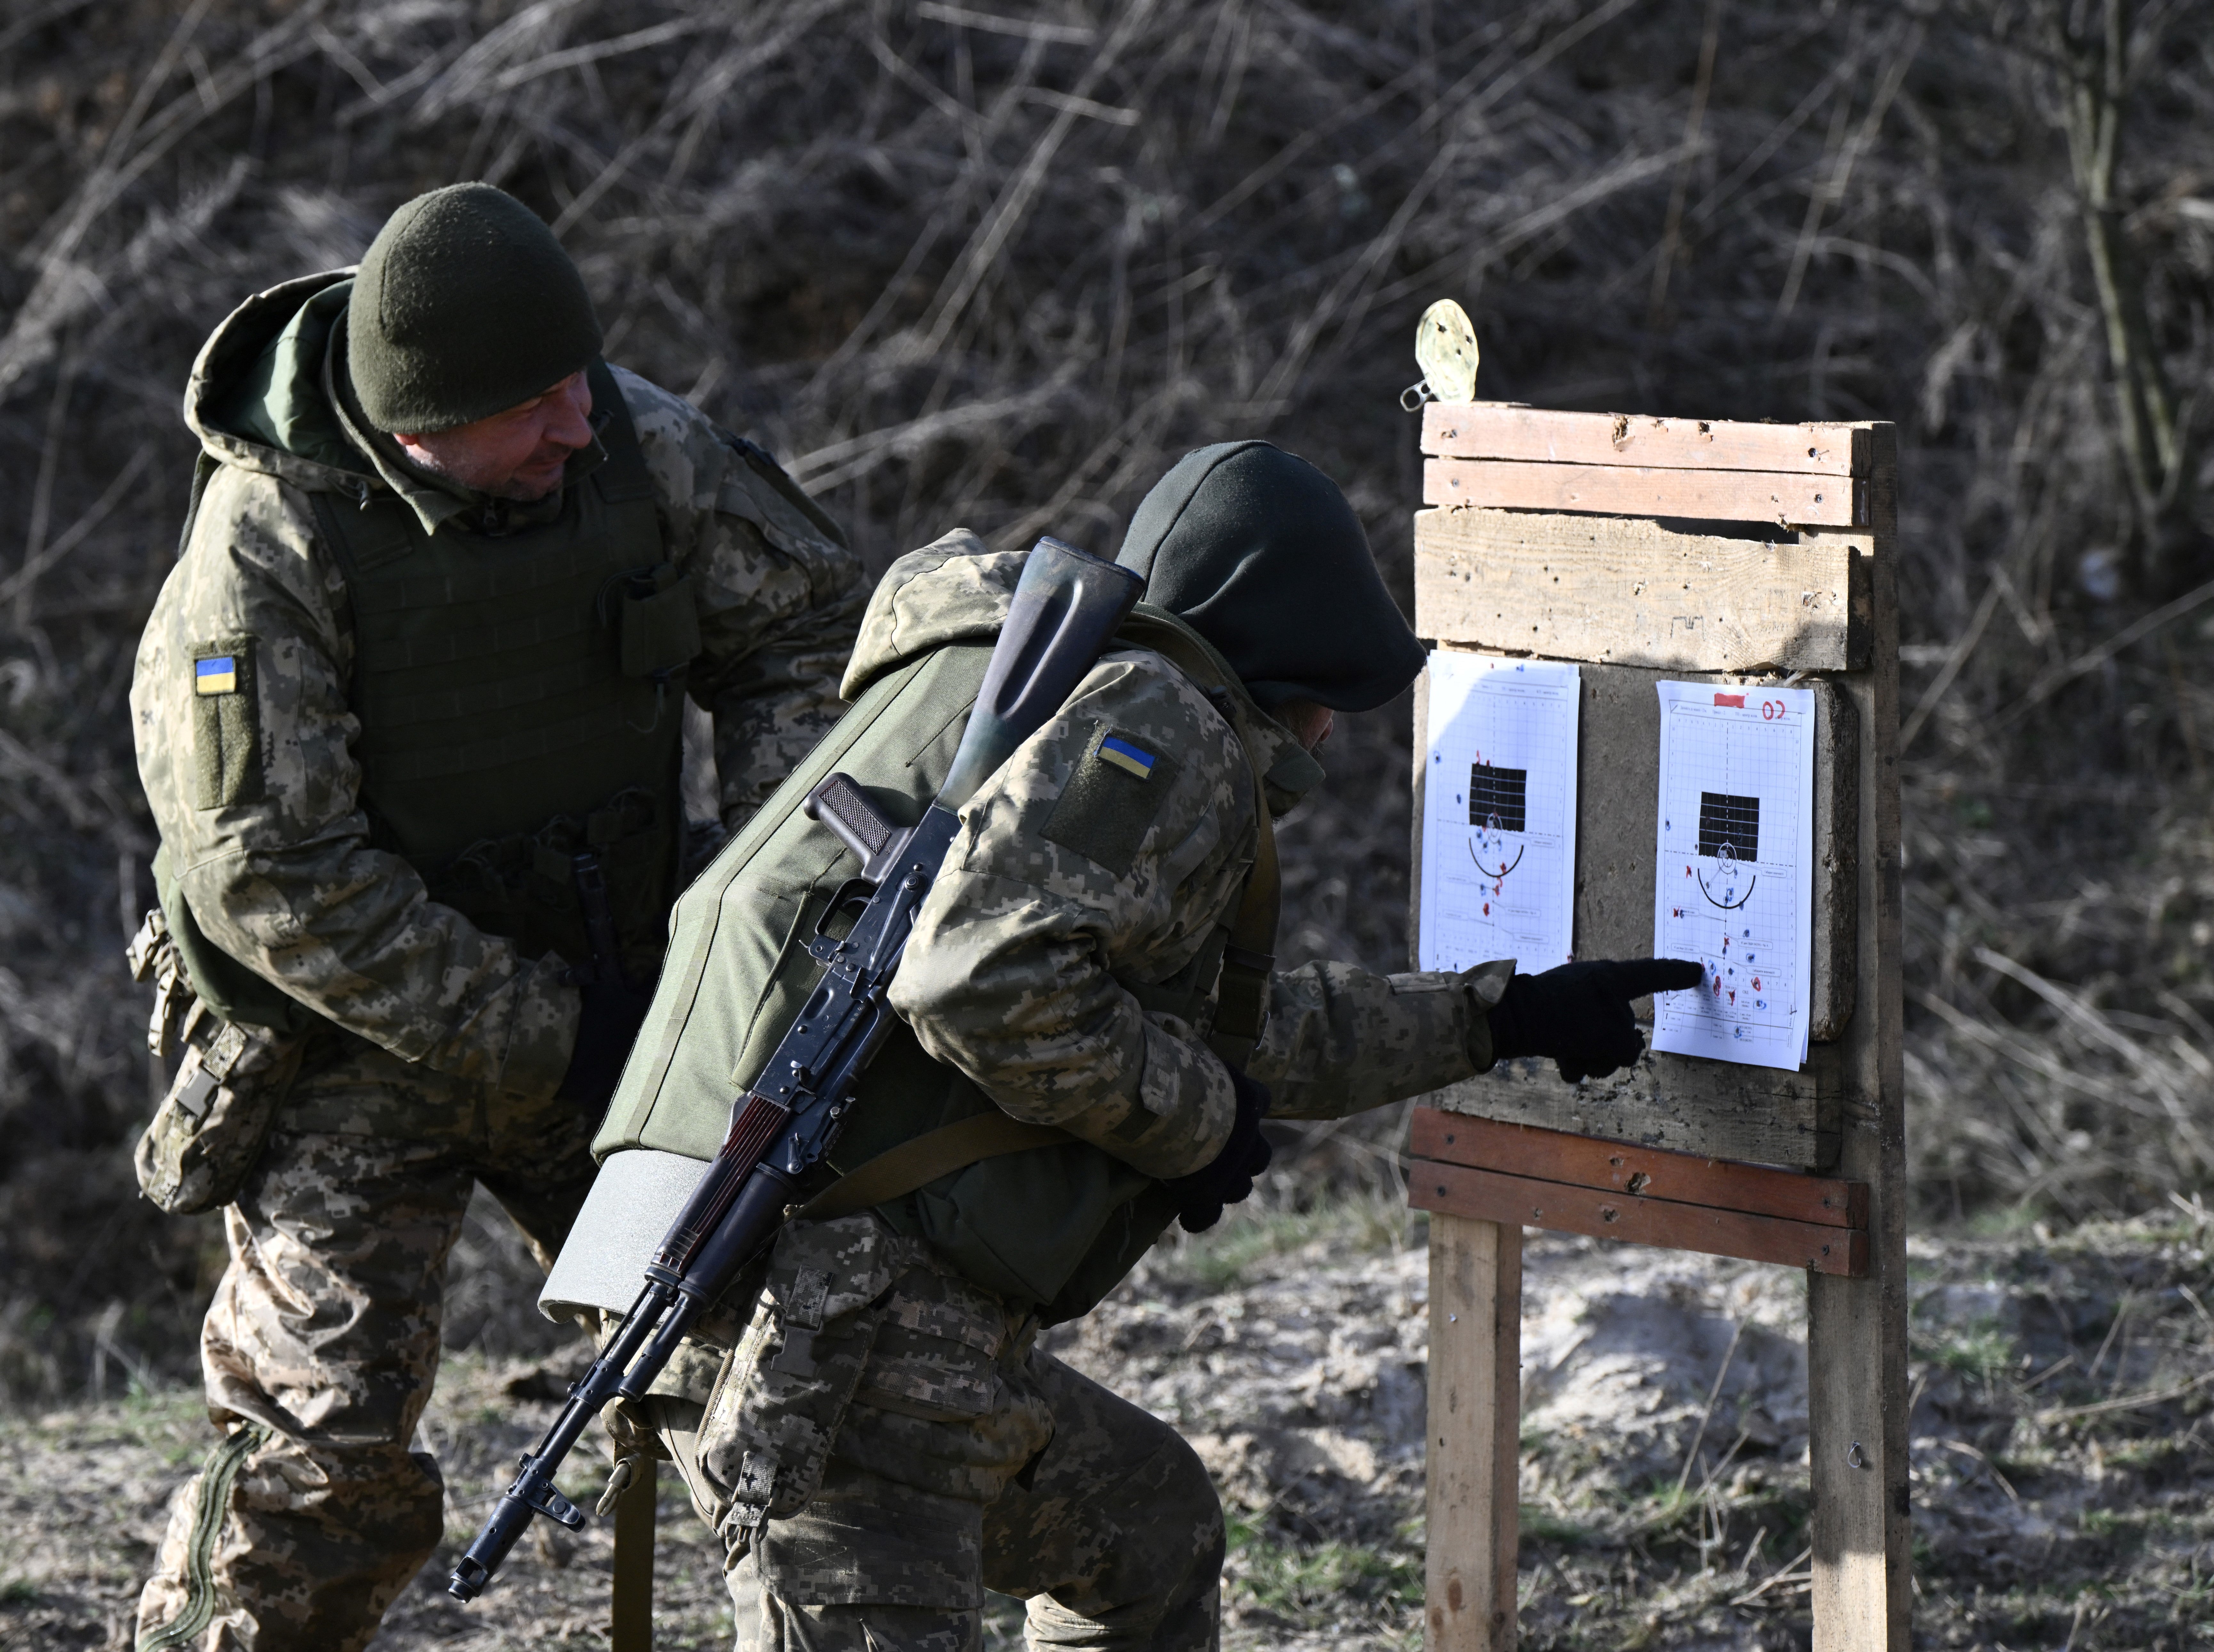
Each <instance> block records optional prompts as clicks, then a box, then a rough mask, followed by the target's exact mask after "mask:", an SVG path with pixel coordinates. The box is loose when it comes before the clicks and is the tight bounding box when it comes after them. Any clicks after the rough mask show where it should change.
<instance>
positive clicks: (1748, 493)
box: [1422, 459, 1868, 527]
mask: <svg viewBox="0 0 2214 1652" xmlns="http://www.w3.org/2000/svg"><path fill="white" fill-rule="evenodd" d="M1422 503H1424V504H1426V505H1487V506H1489V507H1491V508H1493V509H1500V510H1568V511H1581V512H1589V513H1595V514H1597V515H1607V516H1661V517H1691V518H1706V519H1710V520H1715V521H1738V522H1774V523H1775V524H1776V525H1777V526H1778V527H1788V526H1791V525H1795V524H1802V523H1803V524H1806V525H1807V526H1810V527H1865V526H1867V523H1868V484H1867V483H1865V482H1863V481H1860V480H1858V479H1855V478H1852V477H1837V476H1820V475H1809V474H1807V473H1804V472H1792V471H1724V470H1711V471H1710V470H1667V469H1661V468H1659V467H1657V466H1632V465H1559V464H1546V463H1538V462H1533V461H1530V460H1514V459H1426V460H1423V461H1422Z"/></svg>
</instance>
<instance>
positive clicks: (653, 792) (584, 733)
mask: <svg viewBox="0 0 2214 1652" xmlns="http://www.w3.org/2000/svg"><path fill="white" fill-rule="evenodd" d="M589 376H590V385H591V390H592V400H593V405H595V407H596V408H603V409H605V410H607V412H608V418H606V420H605V422H604V423H603V424H602V425H601V427H600V433H599V434H600V441H601V443H602V447H603V448H605V450H606V454H607V457H606V460H605V461H604V462H603V463H602V464H601V465H600V466H598V467H597V468H596V469H595V470H593V471H592V472H590V473H589V474H588V475H586V476H585V477H584V478H583V479H580V480H578V481H576V482H573V483H572V484H570V485H568V486H567V487H566V488H565V489H564V490H563V498H562V502H561V509H560V515H558V516H556V517H555V518H554V520H553V521H549V522H546V523H543V524H540V525H535V526H531V527H524V528H522V529H521V530H519V531H517V532H516V533H509V534H505V535H500V536H494V535H489V534H483V533H455V532H451V531H448V532H442V533H425V531H424V528H423V525H422V521H421V520H420V519H419V517H418V516H417V515H416V514H415V512H414V510H413V509H412V508H411V507H410V506H409V505H408V504H407V502H406V501H405V500H403V499H401V498H399V497H395V496H394V495H393V494H391V493H388V492H383V491H378V492H376V493H373V494H370V496H369V497H367V498H366V499H365V500H364V501H363V502H362V503H360V504H359V505H358V506H357V505H356V504H355V503H354V502H353V501H352V500H350V499H346V498H344V497H339V496H338V495H334V494H317V495H315V496H313V497H314V500H315V511H316V516H317V521H318V524H319V526H320V527H321V529H322V532H323V535H324V538H325V542H326V543H327V545H328V546H330V548H331V551H332V552H333V555H334V556H335V557H336V558H337V559H338V562H339V568H340V570H342V571H343V573H344V574H345V576H346V596H347V600H348V603H349V605H350V607H351V609H352V619H353V632H354V677H353V683H352V704H353V710H354V713H355V715H356V716H358V717H359V718H360V720H361V730H362V732H361V738H360V741H359V744H358V747H357V748H356V750H357V753H358V756H359V759H360V761H361V765H362V780H361V801H362V803H363V806H364V808H366V809H367V810H368V812H369V816H370V825H371V840H372V841H373V842H374V843H375V844H376V845H377V846H378V847H379V848H383V849H388V850H393V851H394V852H396V853H398V854H399V855H401V856H403V857H404V858H405V859H406V860H407V862H408V863H409V864H411V865H413V867H414V868H415V869H416V870H417V871H419V872H420V873H421V874H422V875H423V880H424V882H425V885H426V886H427V887H428V888H429V890H430V893H431V899H433V900H437V901H439V902H441V903H443V904H444V905H450V906H452V907H454V908H456V910H458V911H461V912H462V914H463V915H464V916H465V917H468V919H469V920H470V922H472V923H473V924H476V925H477V926H478V927H479V928H480V929H482V930H486V932H487V933H490V934H493V935H499V936H507V937H509V938H511V939H512V940H513V941H515V942H517V945H518V946H519V947H520V948H522V949H523V952H524V953H525V954H527V955H535V954H540V953H544V952H547V951H552V952H556V953H559V954H560V955H561V956H563V957H564V958H566V959H569V960H572V962H578V963H581V962H584V960H586V959H588V958H589V957H590V938H589V936H588V933H587V927H586V919H585V917H584V911H583V908H582V905H581V904H580V899H579V894H578V882H577V871H578V865H577V857H578V856H580V855H584V854H589V855H590V856H591V857H592V858H593V860H594V861H596V863H598V867H599V869H600V871H601V873H602V875H603V876H604V878H605V880H606V885H607V893H608V902H609V908H610V910H611V912H612V915H613V917H614V920H615V933H616V936H617V938H618V942H619V945H620V949H621V954H622V960H623V964H624V967H625V970H626V972H627V973H628V974H629V975H630V977H631V978H632V979H633V980H635V981H638V982H640V983H645V982H650V981H651V980H652V979H653V977H654V973H655V972H656V971H657V969H658V967H659V966H660V960H661V953H662V948H663V942H664V936H665V933H666V931H665V927H664V926H665V924H666V920H667V915H668V911H669V907H670V901H671V900H672V899H674V897H675V894H676V879H677V875H678V870H679V861H680V856H681V855H682V848H683V841H684V820H683V810H682V799H681V794H680V790H679V775H680V768H681V765H682V728H683V715H682V709H683V686H684V685H683V673H684V668H685V666H686V664H687V663H688V661H690V660H691V659H692V658H693V656H694V655H696V654H697V653H698V652H699V651H700V625H699V618H698V613H697V611H696V609H695V607H694V601H693V594H692V588H691V582H690V580H689V579H688V577H681V576H678V575H677V573H676V569H675V568H674V566H673V565H671V564H670V563H669V562H668V561H667V560H666V558H665V556H664V550H663V546H662V539H661V530H660V525H659V522H658V520H657V516H656V514H655V509H654V498H653V484H652V480H651V477H650V476H648V474H647V472H646V468H645V457H644V455H643V454H641V453H640V451H639V443H638V436H637V434H636V432H635V431H634V430H633V428H632V425H631V420H630V414H629V411H628V410H627V408H626V407H625V406H624V405H623V399H622V394H621V391H620V390H619V389H618V388H617V387H616V386H615V380H614V377H613V375H611V374H609V371H608V369H607V367H606V365H605V364H604V363H594V364H593V366H592V367H591V368H590V369H589Z"/></svg>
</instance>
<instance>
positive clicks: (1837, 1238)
mask: <svg viewBox="0 0 2214 1652" xmlns="http://www.w3.org/2000/svg"><path fill="white" fill-rule="evenodd" d="M1407 1203H1408V1204H1411V1205H1413V1206H1414V1207H1415V1208H1416V1210H1443V1211H1446V1212H1448V1213H1450V1214H1452V1215H1453V1216H1467V1217H1470V1218H1471V1219H1473V1220H1476V1221H1478V1222H1520V1223H1521V1224H1522V1225H1523V1226H1524V1227H1526V1228H1544V1229H1546V1230H1547V1231H1549V1232H1551V1233H1564V1234H1586V1235H1587V1236H1588V1237H1590V1238H1593V1239H1618V1240H1621V1241H1624V1243H1627V1244H1631V1245H1654V1246H1658V1247H1661V1249H1663V1250H1672V1251H1703V1252H1705V1253H1707V1254H1708V1255H1709V1256H1734V1257H1738V1258H1740V1259H1743V1260H1745V1261H1747V1262H1775V1263H1778V1264H1780V1265H1783V1266H1785V1267H1792V1268H1807V1269H1809V1270H1811V1271H1814V1272H1817V1273H1836V1274H1844V1275H1856V1274H1861V1273H1864V1272H1866V1271H1868V1234H1865V1233H1863V1232H1862V1230H1861V1229H1859V1228H1832V1227H1826V1226H1823V1225H1821V1224H1820V1223H1817V1222H1789V1221H1786V1220H1785V1219H1784V1218H1783V1217H1782V1216H1754V1215H1752V1214H1751V1213H1749V1212H1747V1211H1744V1210H1714V1209H1711V1208H1709V1206H1706V1205H1703V1204H1676V1203H1675V1202H1674V1201H1673V1200H1671V1199H1653V1198H1624V1197H1623V1196H1622V1195H1620V1194H1618V1193H1615V1192H1603V1191H1601V1190H1600V1189H1599V1188H1596V1187H1572V1186H1569V1184H1568V1183H1566V1182H1557V1181H1539V1180H1536V1179H1535V1178H1534V1177H1530V1176H1509V1175H1504V1174H1501V1173H1500V1172H1498V1171H1495V1170H1477V1169H1473V1168H1471V1167H1469V1166H1467V1165H1459V1164H1440V1163H1437V1162H1435V1161H1430V1160H1426V1159H1417V1160H1416V1161H1413V1162H1412V1163H1411V1164H1410V1165H1409V1166H1408V1167H1407Z"/></svg>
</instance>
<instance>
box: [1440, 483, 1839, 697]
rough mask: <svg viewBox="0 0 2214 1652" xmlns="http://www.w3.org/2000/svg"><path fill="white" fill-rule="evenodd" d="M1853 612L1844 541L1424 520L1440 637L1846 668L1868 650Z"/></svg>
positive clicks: (1764, 665) (1513, 515) (1449, 516)
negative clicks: (1805, 541)
mask: <svg viewBox="0 0 2214 1652" xmlns="http://www.w3.org/2000/svg"><path fill="white" fill-rule="evenodd" d="M1787 537H1788V536H1787ZM1864 606H1865V605H1863V607H1864ZM1854 608H1855V605H1854V602H1853V552H1852V549H1851V547H1850V546H1845V545H1841V544H1835V543H1829V542H1820V543H1814V544H1804V545H1802V544H1798V543H1795V542H1794V543H1787V544H1777V543H1774V542H1772V541H1764V540H1761V539H1725V538H1722V537H1721V536H1719V535H1716V534H1710V533H1679V532H1676V531H1674V530H1673V529H1671V528H1667V527H1661V525H1660V524H1658V523H1657V522H1650V521H1634V520H1618V519H1613V518H1609V517H1605V516H1563V515H1544V514H1537V513H1532V512H1528V511H1520V510H1497V509H1465V510H1425V511H1422V512H1421V513H1420V514H1419V515H1416V518H1415V630H1416V632H1417V633H1419V634H1420V635H1422V636H1423V637H1434V638H1435V639H1436V640H1437V641H1439V642H1441V643H1467V644H1470V645H1471V646H1472V647H1476V648H1482V649H1491V650H1493V651H1494V652H1496V653H1501V654H1532V655H1538V656H1540V657H1542V658H1545V659H1552V660H1597V661H1607V662H1608V663H1610V664H1615V665H1633V666H1654V667H1658V668H1662V669H1664V670H1671V671H1846V670H1850V669H1851V668H1853V667H1854V665H1855V664H1856V656H1858V657H1859V658H1865V655H1866V653H1867V646H1868V645H1867V625H1866V621H1865V617H1864V614H1863V616H1862V619H1861V621H1860V623H1859V624H1858V625H1856V623H1855V620H1856V616H1855V612H1854Z"/></svg>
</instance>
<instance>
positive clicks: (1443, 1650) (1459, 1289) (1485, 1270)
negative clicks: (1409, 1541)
mask: <svg viewBox="0 0 2214 1652" xmlns="http://www.w3.org/2000/svg"><path fill="white" fill-rule="evenodd" d="M1428 1417H1429V1436H1430V1437H1429V1485H1428V1526H1429V1562H1428V1578H1427V1585H1428V1601H1429V1611H1428V1631H1429V1632H1428V1637H1427V1640H1426V1644H1427V1646H1428V1649H1429V1652H1513V1648H1514V1632H1515V1625H1514V1550H1515V1545H1516V1543H1517V1541H1518V1539H1519V1535H1520V1533H1519V1527H1520V1518H1519V1516H1520V1502H1519V1494H1520V1448H1521V1425H1522V1229H1521V1228H1519V1227H1514V1226H1503V1225H1501V1223H1498V1222H1473V1221H1471V1220H1470V1219H1469V1218H1467V1217H1466V1216H1447V1215H1445V1214H1443V1213H1442V1212H1440V1213H1435V1214H1433V1215H1432V1216H1431V1217H1430V1397H1429V1411H1428Z"/></svg>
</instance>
